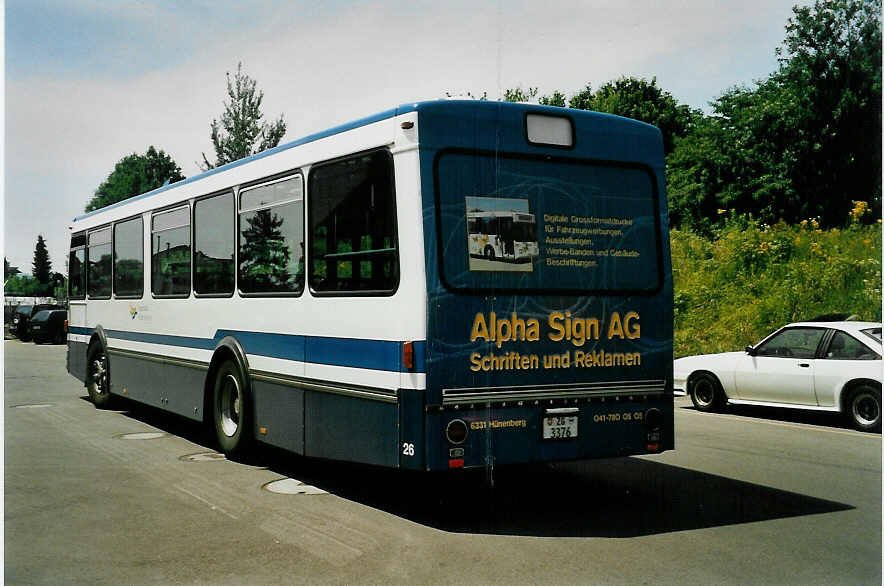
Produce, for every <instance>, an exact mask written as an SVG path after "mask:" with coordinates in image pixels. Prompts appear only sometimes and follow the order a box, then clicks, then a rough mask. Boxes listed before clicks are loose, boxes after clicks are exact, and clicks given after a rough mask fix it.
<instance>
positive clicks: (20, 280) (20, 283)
mask: <svg viewBox="0 0 884 586" xmlns="http://www.w3.org/2000/svg"><path fill="white" fill-rule="evenodd" d="M3 292H4V293H5V294H6V295H21V296H23V297H32V296H38V295H44V294H45V293H46V289H45V287H44V286H43V285H41V284H40V282H39V281H38V280H37V279H35V278H33V277H31V276H30V275H13V276H11V277H9V279H7V280H6V285H5V287H4V288H3Z"/></svg>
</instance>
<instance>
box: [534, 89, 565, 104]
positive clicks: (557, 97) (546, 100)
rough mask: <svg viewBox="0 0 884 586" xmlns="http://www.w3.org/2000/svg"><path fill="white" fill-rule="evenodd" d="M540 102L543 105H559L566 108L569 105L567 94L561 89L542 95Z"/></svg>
mask: <svg viewBox="0 0 884 586" xmlns="http://www.w3.org/2000/svg"><path fill="white" fill-rule="evenodd" d="M538 102H539V103H540V105H542V106H559V107H560V108H564V107H565V106H566V105H567V102H566V101H565V94H563V93H562V92H560V91H559V90H555V91H554V92H553V93H552V94H550V95H548V96H540V98H539V99H538Z"/></svg>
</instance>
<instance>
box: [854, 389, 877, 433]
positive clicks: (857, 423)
mask: <svg viewBox="0 0 884 586" xmlns="http://www.w3.org/2000/svg"><path fill="white" fill-rule="evenodd" d="M847 416H848V417H850V422H851V423H852V424H853V426H854V427H855V428H856V429H858V430H860V431H875V430H879V429H881V391H880V390H878V389H875V388H873V387H872V386H871V385H860V386H859V387H857V388H856V389H854V390H853V392H852V393H851V394H850V400H849V401H848V403H847Z"/></svg>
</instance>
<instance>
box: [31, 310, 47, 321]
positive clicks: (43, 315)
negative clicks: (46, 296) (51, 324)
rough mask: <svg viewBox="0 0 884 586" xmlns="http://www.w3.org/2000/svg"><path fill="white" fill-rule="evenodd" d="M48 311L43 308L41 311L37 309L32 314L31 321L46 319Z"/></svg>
mask: <svg viewBox="0 0 884 586" xmlns="http://www.w3.org/2000/svg"><path fill="white" fill-rule="evenodd" d="M49 313H50V312H49V310H48V309H44V310H43V311H38V312H37V313H36V314H34V317H33V318H31V319H32V321H46V320H47V319H49Z"/></svg>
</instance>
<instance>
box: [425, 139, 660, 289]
mask: <svg viewBox="0 0 884 586" xmlns="http://www.w3.org/2000/svg"><path fill="white" fill-rule="evenodd" d="M435 173H436V175H435V180H436V198H437V199H436V207H437V209H436V212H437V218H438V226H439V237H440V243H439V250H440V259H439V260H440V272H441V277H442V281H443V283H444V284H445V285H446V287H448V288H450V289H453V290H465V291H486V290H488V291H491V290H493V291H499V290H519V291H525V290H527V291H533V292H537V293H543V292H551V293H554V292H575V293H576V292H592V291H595V292H601V293H605V292H610V293H652V292H655V291H657V290H658V289H659V288H660V287H661V286H662V283H663V273H662V261H661V249H660V226H659V205H658V202H657V190H656V184H655V179H654V175H653V174H652V173H651V171H650V170H649V169H647V168H645V167H639V166H635V165H612V164H593V163H587V162H583V161H574V160H571V159H561V160H550V159H537V158H527V157H516V156H512V157H509V156H504V155H500V154H496V155H491V154H488V155H486V154H476V153H471V152H462V151H447V152H445V153H443V154H442V155H440V156H439V157H438V158H437V160H436V165H435Z"/></svg>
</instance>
